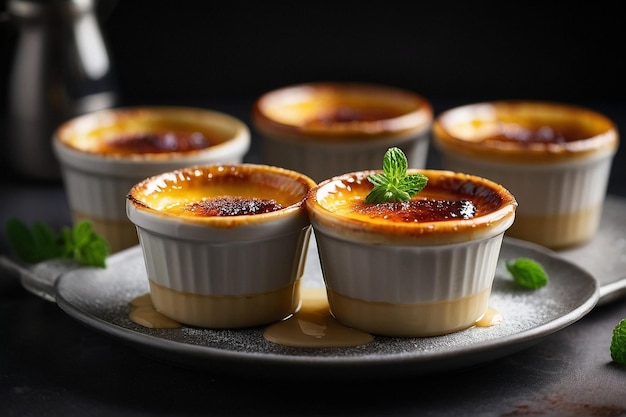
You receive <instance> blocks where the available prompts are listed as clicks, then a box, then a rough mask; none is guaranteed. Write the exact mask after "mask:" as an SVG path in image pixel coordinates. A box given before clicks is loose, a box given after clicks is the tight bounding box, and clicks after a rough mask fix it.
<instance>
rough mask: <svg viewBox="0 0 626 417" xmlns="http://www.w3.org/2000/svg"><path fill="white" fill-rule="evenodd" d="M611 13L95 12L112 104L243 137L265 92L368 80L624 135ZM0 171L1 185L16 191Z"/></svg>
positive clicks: (5, 46)
mask: <svg viewBox="0 0 626 417" xmlns="http://www.w3.org/2000/svg"><path fill="white" fill-rule="evenodd" d="M7 1H8V0H0V13H2V14H1V15H0V16H1V18H0V150H1V149H3V148H4V146H3V145H5V144H6V143H8V141H9V140H11V139H10V138H9V137H8V135H7V134H6V133H5V129H4V125H5V124H6V123H3V122H4V121H5V120H6V118H7V107H8V97H7V96H8V83H9V73H10V70H11V65H12V62H13V56H14V55H13V54H14V52H15V49H16V48H15V45H16V41H17V39H18V35H19V28H18V25H17V24H16V22H15V21H13V20H12V19H11V18H9V16H8V13H6V12H5V11H6V5H7ZM31 1H35V2H37V1H44V2H45V1H46V0H31ZM47 1H55V0H47ZM56 1H63V0H56ZM605 3H606V4H605ZM614 3H616V4H611V3H609V2H604V1H594V2H568V3H566V4H563V3H562V4H560V5H559V4H553V3H549V2H543V3H538V4H525V3H513V2H451V1H437V2H434V1H431V2H405V1H403V2H400V1H393V0H392V1H385V2H379V1H376V2H362V1H343V2H319V1H316V2H313V1H298V2H259V1H250V2H242V1H224V2H215V1H200V0H198V1H193V0H177V1H173V2H166V1H158V0H127V1H119V0H100V2H99V3H98V10H99V13H98V16H99V17H100V19H101V21H102V31H103V33H104V35H105V37H106V39H107V41H108V45H109V50H110V54H111V58H112V60H113V68H114V70H115V75H116V77H115V79H116V80H117V86H118V87H117V88H118V92H119V93H120V97H121V99H120V105H141V104H190V105H198V106H203V107H209V108H213V109H215V110H222V111H225V112H228V113H233V114H234V115H235V116H237V117H239V118H241V119H243V121H244V122H246V123H248V124H249V125H250V119H249V115H250V110H251V106H252V103H253V100H254V99H255V98H256V97H258V96H259V95H261V94H263V93H264V92H266V91H269V90H271V89H273V88H277V87H280V86H284V85H288V84H293V83H299V82H307V81H322V80H338V81H365V82H376V83H382V84H388V85H393V86H397V87H401V88H406V89H409V90H413V91H415V92H418V93H420V94H422V95H423V96H424V97H426V98H427V99H429V100H431V102H432V103H433V108H434V110H435V114H437V113H439V112H441V111H442V110H444V109H446V108H447V107H450V106H453V105H457V104H464V103H466V102H472V101H479V100H490V99H505V98H527V99H545V100H554V101H564V102H570V103H573V104H580V105H585V106H588V107H592V108H595V109H597V110H599V111H601V112H604V113H605V114H607V115H608V116H609V117H611V118H613V119H614V120H615V121H616V124H617V125H618V128H619V129H620V131H625V130H626V125H625V123H626V122H625V119H624V115H626V83H625V82H624V79H623V74H624V72H625V71H624V70H625V67H626V64H625V61H626V60H625V59H624V56H623V55H624V44H625V42H624V41H626V29H625V27H626V26H625V22H624V20H625V17H624V16H625V14H624V13H622V11H621V10H620V7H619V4H617V2H614ZM251 133H252V140H253V143H252V149H251V152H254V151H256V149H257V146H258V141H259V138H258V137H257V135H256V133H255V132H254V129H252V132H251ZM624 152H626V151H623V150H621V149H620V152H619V154H624ZM4 156H5V155H4V152H3V155H0V161H3V159H4ZM620 158H621V162H619V160H620ZM616 159H617V160H618V163H617V164H615V165H616V166H618V165H623V164H624V162H623V161H624V160H626V158H622V157H621V156H620V155H618V158H616ZM11 162H13V163H15V161H11ZM18 163H19V162H18ZM1 164H2V165H3V167H1V168H0V179H1V180H2V181H0V185H2V184H1V183H5V184H6V183H7V181H9V182H11V181H17V180H18V176H16V175H14V173H12V172H10V171H9V168H8V166H9V165H10V164H7V163H6V162H3V163H1ZM615 169H616V168H615V167H614V170H615ZM22 180H24V179H23V178H22ZM26 180H28V179H26ZM622 184H624V185H622ZM610 187H611V190H614V189H616V187H617V188H619V187H621V188H620V190H621V191H624V192H625V193H626V180H624V181H622V179H621V178H620V177H618V176H615V175H613V178H612V180H611V184H610ZM0 198H1V197H0Z"/></svg>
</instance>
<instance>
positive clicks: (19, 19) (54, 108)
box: [5, 0, 118, 180]
mask: <svg viewBox="0 0 626 417" xmlns="http://www.w3.org/2000/svg"><path fill="white" fill-rule="evenodd" d="M98 10H99V9H98V4H97V0H8V1H7V15H8V17H9V20H10V21H13V23H14V24H16V27H17V29H18V33H17V35H18V36H17V43H16V45H15V56H14V57H13V62H12V66H11V72H10V75H9V87H8V96H9V97H8V104H7V106H8V107H7V130H6V132H7V136H6V138H5V140H6V144H5V145H6V146H5V149H6V152H7V153H8V155H7V156H8V158H6V159H7V161H8V162H9V164H11V165H12V167H13V169H14V170H15V171H16V172H17V173H19V174H22V175H24V176H26V177H30V178H33V179H45V180H56V179H59V178H60V169H59V166H58V163H57V161H56V159H55V157H54V155H53V152H52V147H51V137H52V134H53V132H54V130H55V129H56V128H57V127H58V126H59V125H60V124H61V123H62V122H64V121H66V120H68V119H70V118H72V117H74V116H77V115H80V114H83V113H87V112H90V111H94V110H99V109H102V108H108V107H113V106H115V105H116V104H117V102H118V95H117V86H116V78H115V74H114V68H113V64H112V62H111V56H110V54H109V50H108V46H107V44H106V42H105V37H104V35H103V33H102V29H101V25H100V21H99V16H98Z"/></svg>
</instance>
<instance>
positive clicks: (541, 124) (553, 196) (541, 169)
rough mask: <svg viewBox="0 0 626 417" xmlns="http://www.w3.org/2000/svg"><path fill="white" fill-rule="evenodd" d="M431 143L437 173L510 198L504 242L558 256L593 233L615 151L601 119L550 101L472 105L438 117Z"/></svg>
mask: <svg viewBox="0 0 626 417" xmlns="http://www.w3.org/2000/svg"><path fill="white" fill-rule="evenodd" d="M433 141H434V142H433V144H434V145H435V147H436V148H437V149H439V150H440V151H441V154H442V166H443V168H444V169H450V170H454V171H461V172H467V173H471V174H475V175H479V176H482V177H486V178H489V179H491V180H494V181H497V182H498V183H500V184H502V185H504V186H505V187H506V188H507V189H509V190H510V191H511V192H512V193H513V194H514V195H515V198H516V199H517V201H518V202H519V209H518V210H517V214H516V220H515V224H514V225H513V226H512V227H511V229H510V230H509V231H508V232H507V234H508V235H509V236H512V237H516V238H518V239H524V240H528V241H532V242H534V243H538V244H540V245H543V246H546V247H549V248H552V249H562V248H566V247H571V246H575V245H579V244H582V243H584V242H586V241H588V240H590V239H591V237H593V235H594V234H595V233H596V231H597V229H598V224H599V221H600V216H601V213H602V206H603V203H604V199H605V196H606V190H607V184H608V179H609V174H610V170H611V164H612V161H613V156H614V155H615V153H616V151H617V147H618V131H617V128H616V126H615V124H614V123H613V122H612V121H611V120H610V119H609V118H607V117H605V116H604V115H602V114H600V113H598V112H596V111H593V110H591V109H588V108H584V107H579V106H574V105H569V104H565V103H555V102H542V101H528V100H503V101H495V102H485V103H474V104H469V105H465V106H460V107H456V108H453V109H449V110H447V111H444V112H443V113H441V114H440V115H439V116H438V117H437V118H436V120H435V123H434V126H433Z"/></svg>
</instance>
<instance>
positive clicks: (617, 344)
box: [610, 319, 626, 365]
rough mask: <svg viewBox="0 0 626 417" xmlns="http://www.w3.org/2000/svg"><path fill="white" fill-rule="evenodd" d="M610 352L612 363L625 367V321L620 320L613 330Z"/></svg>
mask: <svg viewBox="0 0 626 417" xmlns="http://www.w3.org/2000/svg"><path fill="white" fill-rule="evenodd" d="M610 350H611V359H613V361H614V362H616V363H619V364H621V365H626V319H622V320H621V321H620V322H619V323H617V325H616V326H615V328H614V329H613V336H612V337H611V348H610Z"/></svg>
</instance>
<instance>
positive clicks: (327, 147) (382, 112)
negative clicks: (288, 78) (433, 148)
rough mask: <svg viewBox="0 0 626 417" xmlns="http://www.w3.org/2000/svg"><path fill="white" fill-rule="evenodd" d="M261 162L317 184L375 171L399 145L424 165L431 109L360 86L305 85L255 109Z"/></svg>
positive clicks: (419, 99) (418, 99) (397, 91)
mask: <svg viewBox="0 0 626 417" xmlns="http://www.w3.org/2000/svg"><path fill="white" fill-rule="evenodd" d="M252 121H253V124H254V127H255V128H256V130H257V131H258V132H259V133H260V135H261V138H262V142H261V144H262V146H261V150H262V157H263V162H264V163H267V164H270V165H277V166H282V167H285V168H288V169H297V170H298V171H300V172H302V173H304V174H306V175H308V176H310V177H311V178H313V179H314V180H315V181H318V182H319V181H322V180H325V179H327V178H330V177H332V176H335V175H340V174H343V173H345V172H352V171H358V170H364V169H371V168H372V167H376V166H379V164H380V155H382V154H384V153H385V151H386V150H387V149H388V148H390V147H392V146H396V147H398V148H400V149H402V151H403V152H404V153H405V155H406V157H407V159H408V162H409V166H411V167H413V168H424V167H425V165H426V159H427V154H428V146H429V141H430V132H431V126H432V121H433V110H432V106H431V104H430V102H429V101H428V100H426V99H425V98H424V97H423V96H421V95H419V94H417V93H415V92H413V91H410V90H405V89H401V88H397V87H392V86H387V85H380V84H371V83H360V82H310V83H302V84H295V85H289V86H285V87H281V88H277V89H275V90H272V91H269V92H267V93H265V94H263V95H262V96H261V97H259V98H258V99H257V100H256V101H255V103H254V106H253V111H252Z"/></svg>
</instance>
